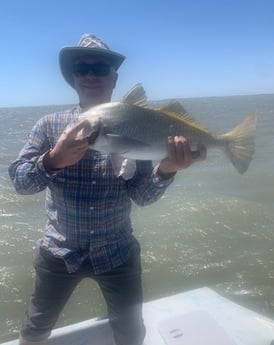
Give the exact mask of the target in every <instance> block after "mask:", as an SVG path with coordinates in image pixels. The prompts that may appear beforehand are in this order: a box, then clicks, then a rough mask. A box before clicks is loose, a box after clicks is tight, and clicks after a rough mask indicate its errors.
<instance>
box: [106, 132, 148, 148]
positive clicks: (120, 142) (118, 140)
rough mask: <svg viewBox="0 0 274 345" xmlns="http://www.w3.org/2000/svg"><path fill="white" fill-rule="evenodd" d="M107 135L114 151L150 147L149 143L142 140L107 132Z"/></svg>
mask: <svg viewBox="0 0 274 345" xmlns="http://www.w3.org/2000/svg"><path fill="white" fill-rule="evenodd" d="M105 136H106V137H107V139H108V141H109V143H110V145H111V147H112V148H113V151H114V152H116V151H118V152H128V151H130V150H131V149H138V148H140V149H141V148H146V147H149V145H148V144H146V143H144V142H142V141H139V140H136V139H132V138H129V137H125V136H121V135H117V134H105Z"/></svg>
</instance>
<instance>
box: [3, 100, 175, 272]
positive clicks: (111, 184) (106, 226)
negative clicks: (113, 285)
mask: <svg viewBox="0 0 274 345" xmlns="http://www.w3.org/2000/svg"><path fill="white" fill-rule="evenodd" d="M80 112H81V108H80V107H79V106H78V107H76V108H74V109H72V110H69V111H66V112H58V113H53V114H50V115H46V116H44V117H43V118H42V119H40V120H39V121H38V122H37V123H36V125H35V126H34V127H33V129H32V131H31V133H30V135H29V138H28V141H27V143H26V144H25V146H24V147H23V149H22V150H21V152H20V153H19V156H18V158H17V159H16V160H15V161H14V162H13V163H12V164H11V165H10V167H9V173H10V177H11V180H12V181H13V184H14V186H15V189H16V191H17V192H18V193H20V194H34V193H37V192H40V191H42V190H44V189H46V212H47V223H46V226H45V231H44V236H43V239H42V241H41V245H42V246H43V247H45V248H47V249H49V250H50V251H51V253H52V254H53V255H54V256H56V257H59V258H63V259H64V260H65V263H66V266H67V269H68V271H69V272H74V271H76V270H77V269H78V268H79V267H80V265H81V263H82V262H83V261H84V260H85V259H86V258H87V257H88V256H90V259H91V263H92V266H93V270H94V273H95V274H100V273H103V272H107V271H110V270H111V269H112V268H114V267H117V266H119V265H121V264H122V263H123V262H125V261H126V260H127V259H128V257H129V255H130V253H131V250H132V249H133V248H134V247H135V246H136V245H137V246H138V243H137V241H136V239H135V238H134V237H133V235H132V226H131V221H130V211H131V200H133V201H134V202H135V203H136V204H138V205H148V204H151V203H153V202H155V201H156V200H158V199H159V198H160V197H161V196H162V195H163V193H164V191H165V189H166V187H167V186H168V185H169V184H170V183H171V182H172V179H171V180H166V181H159V180H157V178H155V176H153V169H152V164H151V162H149V161H137V162H136V173H135V175H134V177H133V178H132V179H130V180H128V181H125V180H124V179H123V178H122V177H119V178H117V177H116V176H115V175H114V174H113V170H112V166H111V161H110V157H109V155H107V154H104V153H101V152H98V151H94V150H88V151H87V152H86V154H85V156H84V158H82V159H81V160H80V161H79V162H78V163H77V164H75V165H73V166H70V167H67V168H64V169H62V170H60V171H53V172H50V173H49V172H47V171H46V170H45V168H44V166H43V156H44V154H45V153H46V152H47V151H48V150H50V149H51V148H52V147H54V145H55V144H56V142H57V140H58V138H59V136H60V135H61V133H62V132H63V130H64V129H65V128H66V127H67V126H68V125H69V124H71V123H73V122H76V121H77V120H78V116H79V114H80Z"/></svg>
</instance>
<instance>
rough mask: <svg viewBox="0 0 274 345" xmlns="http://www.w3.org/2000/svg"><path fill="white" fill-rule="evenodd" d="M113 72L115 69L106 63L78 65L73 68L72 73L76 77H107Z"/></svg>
mask: <svg viewBox="0 0 274 345" xmlns="http://www.w3.org/2000/svg"><path fill="white" fill-rule="evenodd" d="M112 71H113V67H112V66H110V65H108V64H106V63H101V62H99V63H93V64H88V63H76V64H74V65H73V67H72V73H73V74H74V75H75V76H76V77H85V76H87V75H94V76H96V77H106V76H108V75H109V74H110V73H111V72H112Z"/></svg>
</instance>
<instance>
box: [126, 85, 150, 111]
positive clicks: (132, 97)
mask: <svg viewBox="0 0 274 345" xmlns="http://www.w3.org/2000/svg"><path fill="white" fill-rule="evenodd" d="M121 102H123V103H129V104H132V105H137V106H139V107H146V106H147V96H146V92H145V90H144V88H143V86H142V84H140V83H139V84H136V85H135V86H134V87H133V88H132V89H130V90H129V91H128V93H127V94H126V95H125V96H124V97H123V98H122V99H121Z"/></svg>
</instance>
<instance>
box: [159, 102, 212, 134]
mask: <svg viewBox="0 0 274 345" xmlns="http://www.w3.org/2000/svg"><path fill="white" fill-rule="evenodd" d="M160 111H161V113H164V114H165V115H167V116H169V117H171V118H173V119H175V120H178V121H180V122H183V123H184V125H185V126H187V127H192V128H196V129H197V130H199V131H202V132H205V133H209V131H208V129H207V128H206V127H205V126H203V125H201V124H200V123H199V122H197V121H196V120H195V119H194V118H193V117H191V116H190V115H189V114H188V113H181V112H175V111H170V110H169V109H167V110H163V108H161V110H160Z"/></svg>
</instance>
